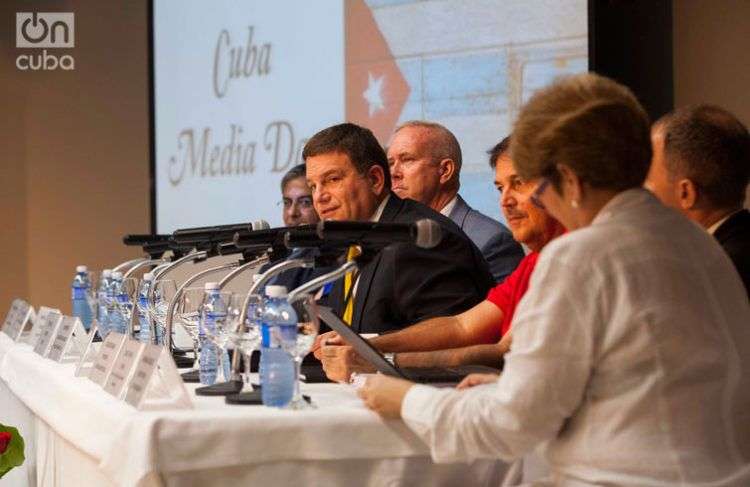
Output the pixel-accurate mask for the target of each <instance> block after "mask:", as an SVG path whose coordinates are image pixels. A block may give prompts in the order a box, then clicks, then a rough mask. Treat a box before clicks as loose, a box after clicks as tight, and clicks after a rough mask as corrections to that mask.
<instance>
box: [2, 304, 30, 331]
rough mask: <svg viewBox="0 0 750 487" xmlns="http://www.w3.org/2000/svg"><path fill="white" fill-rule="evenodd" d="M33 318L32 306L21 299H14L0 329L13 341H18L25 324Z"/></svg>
mask: <svg viewBox="0 0 750 487" xmlns="http://www.w3.org/2000/svg"><path fill="white" fill-rule="evenodd" d="M33 319H34V308H32V307H31V305H29V303H27V302H26V301H24V300H23V299H14V300H13V303H12V305H11V307H10V310H8V314H7V315H6V317H5V321H4V322H3V327H2V331H3V333H5V334H6V335H8V336H9V337H10V339H11V340H13V341H18V339H19V338H20V337H21V333H22V332H23V330H24V328H26V324H27V323H28V322H29V321H30V320H33Z"/></svg>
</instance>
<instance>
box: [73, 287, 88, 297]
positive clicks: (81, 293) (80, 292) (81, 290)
mask: <svg viewBox="0 0 750 487" xmlns="http://www.w3.org/2000/svg"><path fill="white" fill-rule="evenodd" d="M71 289H72V291H73V292H72V295H73V296H72V297H73V299H86V288H85V287H73V288H71Z"/></svg>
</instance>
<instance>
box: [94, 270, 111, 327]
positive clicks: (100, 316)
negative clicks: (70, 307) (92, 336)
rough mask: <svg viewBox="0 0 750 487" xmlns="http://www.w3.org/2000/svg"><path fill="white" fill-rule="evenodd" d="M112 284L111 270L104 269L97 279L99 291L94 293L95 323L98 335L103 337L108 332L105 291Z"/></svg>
mask: <svg viewBox="0 0 750 487" xmlns="http://www.w3.org/2000/svg"><path fill="white" fill-rule="evenodd" d="M111 282H112V270H111V269H104V270H103V271H102V277H101V279H99V289H97V292H96V298H97V321H98V322H99V335H100V336H102V337H104V336H105V335H106V334H107V331H108V330H109V321H108V320H107V289H108V288H109V285H110V284H111Z"/></svg>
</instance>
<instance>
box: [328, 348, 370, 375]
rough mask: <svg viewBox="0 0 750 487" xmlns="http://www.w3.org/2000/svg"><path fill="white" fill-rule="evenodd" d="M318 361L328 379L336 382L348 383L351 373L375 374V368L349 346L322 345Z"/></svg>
mask: <svg viewBox="0 0 750 487" xmlns="http://www.w3.org/2000/svg"><path fill="white" fill-rule="evenodd" d="M320 361H321V362H322V363H323V370H324V371H325V373H326V375H327V376H328V378H329V379H331V380H333V381H336V382H349V377H351V375H352V372H357V373H363V372H366V373H372V372H375V368H374V367H373V366H372V365H370V364H369V363H368V362H367V361H365V360H364V359H363V358H362V357H360V355H359V354H358V353H357V352H356V351H355V350H354V348H352V347H351V346H349V345H323V346H322V347H321V348H320Z"/></svg>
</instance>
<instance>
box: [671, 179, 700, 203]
mask: <svg viewBox="0 0 750 487" xmlns="http://www.w3.org/2000/svg"><path fill="white" fill-rule="evenodd" d="M675 192H676V193H677V194H676V196H677V201H678V202H679V204H680V208H682V209H683V210H692V209H693V208H695V206H696V204H697V203H698V187H697V186H696V185H695V183H694V182H693V181H692V180H690V179H688V178H684V179H680V180H679V181H677V184H676V185H675Z"/></svg>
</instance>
